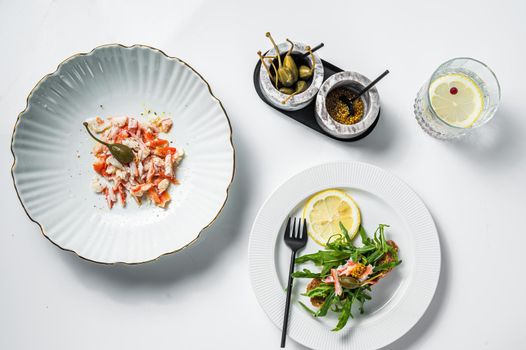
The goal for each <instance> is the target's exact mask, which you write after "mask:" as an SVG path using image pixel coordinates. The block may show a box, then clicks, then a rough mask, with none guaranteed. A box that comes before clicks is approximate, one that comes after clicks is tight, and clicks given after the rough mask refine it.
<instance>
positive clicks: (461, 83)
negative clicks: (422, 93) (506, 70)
mask: <svg viewBox="0 0 526 350" xmlns="http://www.w3.org/2000/svg"><path fill="white" fill-rule="evenodd" d="M429 99H430V102H431V106H432V107H433V109H434V110H435V113H436V114H437V115H438V117H439V118H440V119H442V120H443V121H444V122H446V123H447V124H449V125H452V126H456V127H459V128H470V127H471V126H472V125H473V124H474V123H475V122H476V121H477V120H478V119H479V117H480V115H481V114H482V110H483V109H484V94H483V93H482V91H481V89H480V87H479V86H478V85H477V83H475V81H473V79H471V78H470V77H468V76H466V75H464V74H447V75H444V76H441V77H438V78H436V79H435V80H433V82H431V84H430V85H429Z"/></svg>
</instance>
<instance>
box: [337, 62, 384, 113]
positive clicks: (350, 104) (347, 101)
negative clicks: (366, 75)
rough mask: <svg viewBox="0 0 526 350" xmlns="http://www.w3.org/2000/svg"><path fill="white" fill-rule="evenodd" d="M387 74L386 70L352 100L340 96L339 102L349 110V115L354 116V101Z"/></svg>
mask: <svg viewBox="0 0 526 350" xmlns="http://www.w3.org/2000/svg"><path fill="white" fill-rule="evenodd" d="M388 73H389V70H386V71H385V72H383V73H382V74H380V76H379V77H378V78H376V79H374V80H373V81H372V82H371V83H370V84H369V85H367V86H366V87H364V88H363V89H362V90H361V91H360V92H358V94H356V95H355V96H353V98H351V99H349V98H348V97H347V96H345V95H340V97H339V98H340V101H341V102H343V103H345V104H346V105H347V108H349V115H354V101H356V100H358V99H359V98H360V97H361V96H362V95H363V94H365V93H366V92H367V91H369V89H371V88H372V87H373V86H374V85H375V84H376V83H377V82H379V81H380V80H381V79H382V78H383V77H385V76H386V75H387V74H388Z"/></svg>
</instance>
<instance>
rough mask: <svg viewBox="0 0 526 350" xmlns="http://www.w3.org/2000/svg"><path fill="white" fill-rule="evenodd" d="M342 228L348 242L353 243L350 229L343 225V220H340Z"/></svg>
mask: <svg viewBox="0 0 526 350" xmlns="http://www.w3.org/2000/svg"><path fill="white" fill-rule="evenodd" d="M340 230H341V231H342V234H343V236H344V237H345V239H346V240H347V242H349V243H351V237H349V231H347V229H346V228H345V226H343V224H342V222H341V221H340Z"/></svg>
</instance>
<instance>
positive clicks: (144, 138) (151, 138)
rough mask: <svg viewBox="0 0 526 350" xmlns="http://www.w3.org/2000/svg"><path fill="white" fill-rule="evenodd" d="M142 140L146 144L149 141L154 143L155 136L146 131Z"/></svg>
mask: <svg viewBox="0 0 526 350" xmlns="http://www.w3.org/2000/svg"><path fill="white" fill-rule="evenodd" d="M142 138H143V140H144V142H148V141H152V140H154V139H155V135H154V134H152V133H151V132H149V131H146V132H145V133H144V134H143V135H142Z"/></svg>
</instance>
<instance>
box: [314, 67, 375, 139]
mask: <svg viewBox="0 0 526 350" xmlns="http://www.w3.org/2000/svg"><path fill="white" fill-rule="evenodd" d="M370 82H371V81H370V80H369V79H368V78H367V77H365V76H363V75H361V74H360V73H356V72H340V73H336V74H334V75H332V76H330V77H329V78H328V79H327V80H326V81H325V82H324V83H323V85H322V86H321V88H320V91H319V93H318V96H317V97H316V108H315V111H316V121H317V122H318V124H319V125H320V127H321V128H322V129H323V130H324V131H325V132H327V133H329V134H331V135H332V136H333V137H335V138H338V139H342V140H350V139H354V138H359V137H360V136H361V135H363V134H364V133H366V132H367V131H368V130H369V129H370V128H371V127H372V126H373V125H374V123H375V121H376V119H377V118H378V116H379V113H380V96H379V94H378V90H377V89H376V87H373V88H371V89H370V90H369V91H367V92H366V93H364V94H363V95H362V96H361V97H360V98H359V99H358V100H356V101H355V102H354V104H353V107H354V108H353V109H354V110H353V111H352V112H353V113H351V114H350V113H349V108H348V106H347V104H346V103H345V102H343V101H344V100H345V98H347V99H348V100H350V99H351V98H352V97H353V96H354V95H356V94H357V93H358V92H359V91H361V90H362V89H363V88H364V87H365V86H367V85H368V84H369V83H370ZM342 96H344V98H342Z"/></svg>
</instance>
